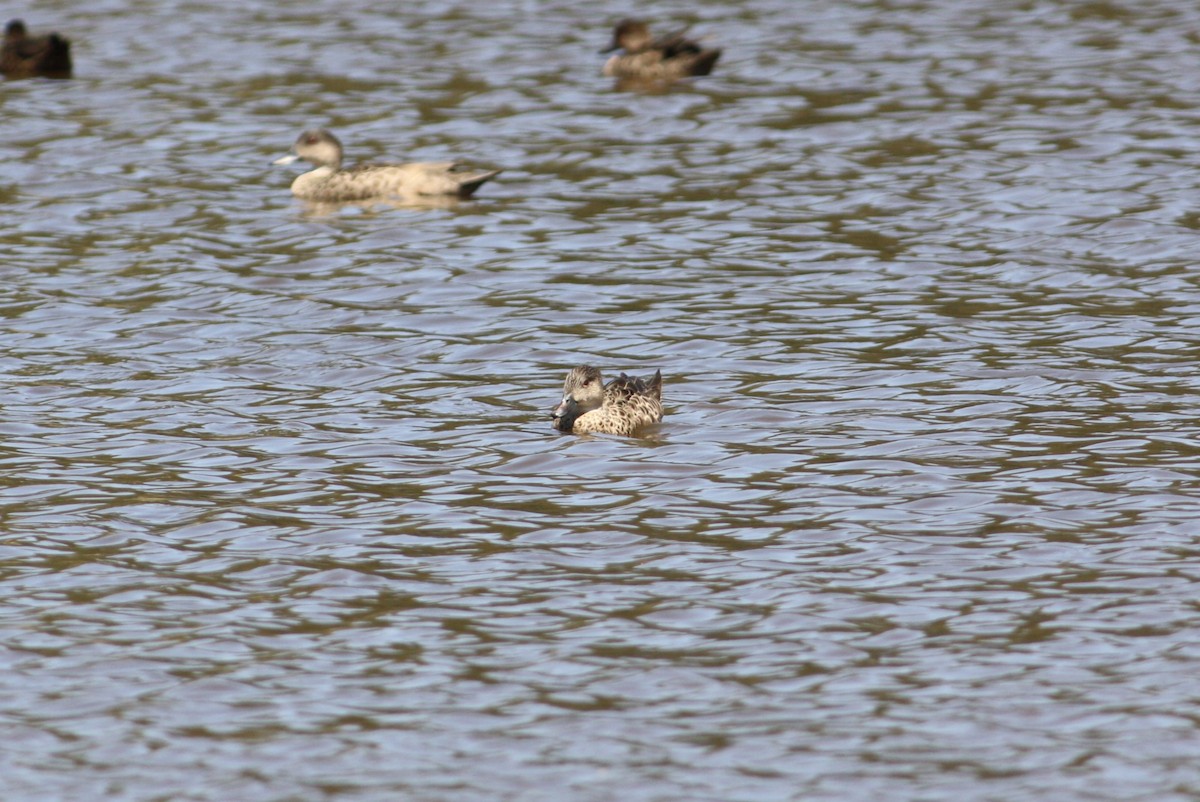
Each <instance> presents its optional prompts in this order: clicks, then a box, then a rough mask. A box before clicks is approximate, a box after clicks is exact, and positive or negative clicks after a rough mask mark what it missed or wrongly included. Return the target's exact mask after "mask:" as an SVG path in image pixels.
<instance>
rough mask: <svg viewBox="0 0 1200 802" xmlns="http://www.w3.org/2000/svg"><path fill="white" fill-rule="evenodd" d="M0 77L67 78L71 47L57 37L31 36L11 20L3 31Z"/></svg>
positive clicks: (69, 75)
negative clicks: (2, 75) (39, 76)
mask: <svg viewBox="0 0 1200 802" xmlns="http://www.w3.org/2000/svg"><path fill="white" fill-rule="evenodd" d="M0 73H3V74H4V76H5V77H7V78H30V77H33V76H35V75H41V76H44V77H47V78H70V77H71V43H70V42H69V41H68V40H66V39H64V38H63V37H61V36H59V35H58V34H57V33H50V34H46V35H45V36H30V35H29V31H28V30H27V29H26V28H25V23H24V22H22V21H21V20H19V19H15V20H12V21H10V22H9V23H8V25H6V26H5V27H4V44H3V45H0Z"/></svg>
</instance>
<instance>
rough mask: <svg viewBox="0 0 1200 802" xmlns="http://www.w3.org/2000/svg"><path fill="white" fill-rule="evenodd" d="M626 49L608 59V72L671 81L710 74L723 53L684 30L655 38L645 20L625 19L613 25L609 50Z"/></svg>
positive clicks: (636, 78)
mask: <svg viewBox="0 0 1200 802" xmlns="http://www.w3.org/2000/svg"><path fill="white" fill-rule="evenodd" d="M613 50H621V51H623V52H621V53H618V54H616V55H613V56H610V57H609V59H608V61H606V62H604V74H605V75H608V76H611V77H613V78H617V79H621V80H631V81H641V82H646V83H656V82H657V83H669V82H671V81H677V80H679V79H680V78H687V77H690V76H693V75H708V74H709V73H710V72H712V69H713V65H715V64H716V63H717V59H718V58H720V56H721V51H720V50H718V49H716V48H705V47H702V46H701V45H700V44H699V43H698V42H695V41H694V40H692V39H688V38H687V37H686V36H684V34H683V32H679V33H674V34H670V35H669V36H663V37H660V38H658V39H655V38H654V37H653V36H651V35H650V27H649V26H648V25H647V24H646V23H645V22H642V21H641V20H635V19H624V20H621V21H620V22H619V23H617V26H616V28H614V29H613V39H612V44H611V45H610V46H609V47H608V49H607V50H603V51H601V52H604V53H608V52H611V51H613Z"/></svg>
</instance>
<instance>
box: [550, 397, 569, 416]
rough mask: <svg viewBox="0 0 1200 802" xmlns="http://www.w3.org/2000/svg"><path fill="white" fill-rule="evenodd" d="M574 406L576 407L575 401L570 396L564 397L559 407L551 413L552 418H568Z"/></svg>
mask: <svg viewBox="0 0 1200 802" xmlns="http://www.w3.org/2000/svg"><path fill="white" fill-rule="evenodd" d="M574 406H575V399H574V398H572V397H571V396H569V395H564V396H563V400H562V401H560V402H558V406H556V407H555V408H554V411H553V412H551V413H550V417H552V418H563V417H566V415H567V413H568V412H570V411H571V408H572V407H574Z"/></svg>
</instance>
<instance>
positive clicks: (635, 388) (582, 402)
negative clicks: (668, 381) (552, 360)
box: [551, 365, 663, 437]
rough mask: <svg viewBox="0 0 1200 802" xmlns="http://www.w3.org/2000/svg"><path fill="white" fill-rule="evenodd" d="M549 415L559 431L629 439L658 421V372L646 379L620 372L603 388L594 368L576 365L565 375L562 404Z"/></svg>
mask: <svg viewBox="0 0 1200 802" xmlns="http://www.w3.org/2000/svg"><path fill="white" fill-rule="evenodd" d="M551 415H552V417H553V419H554V428H556V429H558V430H559V431H561V432H575V433H576V434H583V433H587V432H596V433H599V434H619V435H624V436H626V437H629V436H631V435H633V434H634V433H635V432H637V430H639V429H641V428H642V427H644V426H647V425H649V424H651V423H658V422H659V421H661V420H662V417H663V408H662V371H655V373H654V376H653V377H652V378H650V379H639V378H635V377H633V376H626V375H625V374H624V373H622V374H621V375H620V376H618V377H617V378H615V379H613V380H612V381H610V382H609V383H608V384H607V385H605V384H604V377H603V376H601V375H600V371H599V370H598V369H597V368H594V367H592V366H591V365H580V366H579V367H577V368H573V369H572V370H571V372H570V373H568V374H567V379H566V381H564V382H563V398H562V401H561V402H560V403H559V404H558V406H557V407H555V408H554V412H552V413H551Z"/></svg>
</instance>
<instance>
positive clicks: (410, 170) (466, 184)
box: [275, 128, 500, 203]
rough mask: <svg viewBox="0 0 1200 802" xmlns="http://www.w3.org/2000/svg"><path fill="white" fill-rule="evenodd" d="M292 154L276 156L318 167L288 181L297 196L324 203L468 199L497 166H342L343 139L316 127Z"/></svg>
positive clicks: (297, 144)
mask: <svg viewBox="0 0 1200 802" xmlns="http://www.w3.org/2000/svg"><path fill="white" fill-rule="evenodd" d="M292 149H293V150H294V151H295V154H294V155H290V156H284V157H283V158H281V159H276V160H275V164H290V163H292V162H294V161H296V160H298V159H303V160H304V161H307V162H310V163H311V164H313V165H315V166H316V169H315V170H310V171H309V172H307V173H304V174H303V175H300V176H297V177H296V180H295V181H293V182H292V194H293V195H295V196H296V197H298V198H304V199H305V200H310V201H321V202H325V203H340V202H343V201H362V200H376V199H378V200H413V199H415V198H421V197H443V198H445V197H450V198H469V197H471V195H472V194H473V193H474V192H475V190H477V189H478V188H479V187H480V185H481V184H483V183H484V182H485V181H487V180H488V179H490V178H492V177H493V176H495V175H497V174H499V172H500V171H499V170H488V171H485V172H478V173H470V172H459V171H457V170H455V169H454V168H455V167H456V162H410V163H408V164H359V165H355V166H354V167H347V168H346V169H342V143H341V142H339V141H338V140H337V137H335V136H334V135H333V134H331V133H329V132H328V131H326V130H324V129H320V128H315V129H313V130H310V131H305V132H304V133H303V134H301V135H300V138H299V139H297V140H296V144H295V145H294V146H293V148H292Z"/></svg>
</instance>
